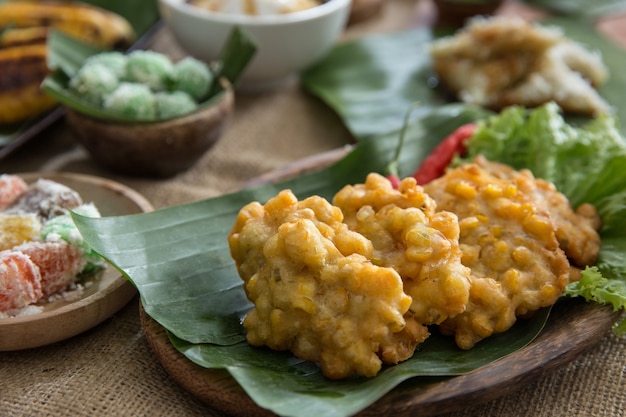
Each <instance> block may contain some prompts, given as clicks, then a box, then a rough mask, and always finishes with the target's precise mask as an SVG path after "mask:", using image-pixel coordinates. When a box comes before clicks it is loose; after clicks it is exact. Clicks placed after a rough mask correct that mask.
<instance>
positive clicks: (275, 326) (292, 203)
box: [229, 190, 429, 379]
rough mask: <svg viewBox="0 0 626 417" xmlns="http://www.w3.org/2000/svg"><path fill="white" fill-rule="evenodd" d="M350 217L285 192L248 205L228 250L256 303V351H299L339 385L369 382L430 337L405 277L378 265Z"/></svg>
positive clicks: (252, 336) (250, 331) (251, 324)
mask: <svg viewBox="0 0 626 417" xmlns="http://www.w3.org/2000/svg"><path fill="white" fill-rule="evenodd" d="M342 220H343V215H342V213H341V211H340V210H339V208H337V207H333V206H332V205H331V204H330V203H329V202H328V201H326V200H324V199H323V198H321V197H318V196H315V197H310V198H308V199H305V200H303V201H298V200H297V199H296V197H295V196H294V195H293V193H291V192H290V191H288V190H285V191H282V192H280V193H279V194H278V195H277V196H276V197H274V198H272V199H270V200H269V201H268V202H267V203H266V204H265V205H264V206H262V205H261V204H259V203H250V204H249V205H247V206H246V207H244V208H243V209H242V210H241V211H240V213H239V215H238V217H237V220H236V222H235V225H234V227H233V229H232V231H231V234H230V235H229V246H230V250H231V255H232V257H233V259H234V260H235V262H236V264H237V268H238V270H239V273H240V276H241V277H242V279H243V280H244V282H245V285H244V288H245V291H246V294H247V296H248V298H249V299H250V300H251V301H252V302H253V303H254V305H255V306H254V308H253V309H252V310H251V311H250V312H249V313H248V314H247V316H246V318H245V320H244V326H245V328H246V330H247V340H248V342H249V343H250V344H251V345H254V346H262V345H267V346H269V347H270V348H272V349H275V350H287V349H288V350H291V351H292V352H293V353H294V355H296V356H297V357H300V358H302V359H306V360H310V361H314V362H318V363H319V364H320V366H321V369H322V372H323V373H324V375H326V376H327V377H328V378H331V379H340V378H345V377H348V376H351V375H354V374H359V375H364V376H367V377H370V376H374V375H376V373H378V371H379V370H380V369H381V366H382V364H383V363H386V364H395V363H398V362H400V361H402V360H405V359H407V358H409V357H411V356H412V355H413V351H414V349H415V347H416V345H417V344H418V343H421V342H422V341H423V340H425V339H426V338H427V337H428V335H429V334H428V330H427V328H426V327H425V326H422V325H420V324H419V323H417V321H415V319H414V318H413V317H412V315H411V314H410V313H409V307H410V306H411V297H409V296H408V295H406V294H405V293H404V291H403V285H402V280H401V278H400V276H399V275H398V273H397V272H396V271H395V270H393V268H386V267H380V266H376V265H373V264H372V263H371V262H370V261H369V260H368V257H369V256H371V254H372V250H373V249H372V245H371V243H370V242H369V241H368V240H367V239H365V238H364V237H363V236H361V235H359V234H358V233H355V232H352V231H350V230H349V229H348V227H347V226H346V225H345V224H344V223H343V222H342Z"/></svg>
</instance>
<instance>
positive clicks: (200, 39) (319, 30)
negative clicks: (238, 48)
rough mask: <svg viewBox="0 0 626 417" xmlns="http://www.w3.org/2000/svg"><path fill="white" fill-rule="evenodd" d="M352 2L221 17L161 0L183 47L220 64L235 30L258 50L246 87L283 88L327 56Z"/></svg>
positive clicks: (182, 0) (169, 24) (340, 0)
mask: <svg viewBox="0 0 626 417" xmlns="http://www.w3.org/2000/svg"><path fill="white" fill-rule="evenodd" d="M350 6H351V0H328V1H327V2H326V3H323V4H321V5H319V6H316V7H313V8H310V9H307V10H302V11H298V12H293V13H286V14H281V15H258V16H250V15H243V14H241V15H239V14H228V13H216V12H211V11H208V10H204V9H202V8H199V7H196V6H192V5H190V4H188V3H186V2H185V0H159V7H160V11H161V16H162V18H163V21H164V22H165V24H166V25H167V27H168V28H169V29H170V30H171V31H172V33H173V35H174V37H175V39H176V41H177V42H178V43H179V45H180V46H181V47H182V48H183V49H184V50H185V51H186V52H187V53H189V54H190V55H193V56H194V57H196V58H198V59H201V60H203V61H206V62H211V61H213V60H215V59H216V58H217V57H218V56H219V54H220V52H221V50H222V47H223V46H224V44H225V42H226V40H227V38H228V35H229V34H230V32H231V30H232V29H233V28H234V27H236V26H237V27H239V28H240V29H241V30H242V31H243V32H244V33H245V34H246V35H247V36H248V37H250V39H251V40H252V42H254V44H255V45H256V47H257V51H256V54H255V56H254V57H253V58H252V61H251V62H250V63H249V64H248V66H247V67H246V69H245V70H244V72H243V73H242V75H241V78H240V83H239V86H240V87H241V88H244V89H246V88H247V89H268V88H272V87H274V86H276V85H280V84H281V83H283V82H284V81H286V80H288V79H290V78H292V77H293V76H295V75H297V74H298V73H299V72H300V71H302V70H304V69H305V68H307V67H308V66H310V65H312V64H313V63H315V62H316V61H317V60H318V59H320V58H321V57H323V56H324V55H325V54H326V53H327V52H328V51H329V50H330V49H331V48H332V47H333V46H334V45H335V42H336V41H337V40H338V38H339V37H340V36H341V33H342V32H343V30H344V28H345V26H346V23H347V20H348V16H349V14H350Z"/></svg>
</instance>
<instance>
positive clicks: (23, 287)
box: [0, 250, 43, 312]
mask: <svg viewBox="0 0 626 417" xmlns="http://www.w3.org/2000/svg"><path fill="white" fill-rule="evenodd" d="M42 296H43V291H42V288H41V273H40V271H39V268H38V267H37V265H35V263H34V262H33V261H32V260H31V259H30V257H28V256H27V255H25V254H24V253H22V252H17V251H10V250H5V251H1V252H0V312H10V311H11V310H19V309H22V308H24V307H27V306H28V305H30V304H32V303H35V302H37V301H38V300H39V299H40V298H41V297H42Z"/></svg>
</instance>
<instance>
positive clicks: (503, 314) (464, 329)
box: [424, 163, 569, 349]
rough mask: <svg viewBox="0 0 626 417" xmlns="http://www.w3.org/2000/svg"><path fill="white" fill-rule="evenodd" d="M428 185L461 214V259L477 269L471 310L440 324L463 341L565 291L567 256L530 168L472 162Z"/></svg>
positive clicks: (466, 345) (465, 345) (502, 326)
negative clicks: (499, 170)
mask: <svg viewBox="0 0 626 417" xmlns="http://www.w3.org/2000/svg"><path fill="white" fill-rule="evenodd" d="M424 189H425V190H426V192H427V193H428V194H429V195H430V196H431V197H433V199H434V200H435V201H436V202H437V206H438V208H439V209H441V210H449V211H452V212H454V213H456V214H457V215H458V217H459V224H460V229H461V232H460V238H459V243H460V247H461V251H462V252H463V258H462V259H463V264H464V265H466V266H468V267H469V268H470V269H471V288H470V297H469V304H468V307H467V310H466V311H465V312H464V313H461V314H459V315H458V316H456V317H453V318H451V319H448V320H446V321H445V322H444V323H442V325H441V326H440V329H441V331H442V332H443V333H445V334H453V335H454V337H455V340H456V343H457V345H458V346H459V347H460V348H462V349H470V348H472V347H473V346H474V345H475V344H476V343H477V342H478V341H480V340H482V339H484V338H486V337H488V336H490V335H492V334H493V333H500V332H503V331H505V330H508V329H509V328H510V327H511V326H512V325H513V324H514V323H515V321H516V318H517V316H522V315H527V314H529V313H531V312H533V311H536V310H538V309H539V308H541V307H545V306H549V305H552V304H553V303H554V302H555V301H556V300H557V299H558V298H559V297H560V296H561V294H562V292H563V289H564V288H565V286H566V285H567V283H568V276H569V262H568V260H567V257H566V255H565V253H564V252H563V250H562V249H561V248H560V246H559V242H558V240H557V235H556V226H555V225H554V222H553V221H552V218H551V216H550V214H549V212H548V211H547V210H545V209H544V208H543V207H541V206H539V207H538V206H537V205H536V204H535V201H534V199H533V198H532V197H531V196H529V195H528V194H529V192H530V193H534V192H537V193H538V192H539V191H536V189H537V187H536V185H535V181H534V178H533V177H532V175H530V174H529V173H525V174H522V175H516V176H514V178H512V179H507V178H501V177H498V176H496V175H493V174H492V173H490V172H489V170H488V169H485V168H483V167H481V166H480V165H479V164H476V163H474V164H467V165H463V166H461V167H458V168H456V169H452V170H449V171H448V172H447V173H446V174H445V175H444V176H443V177H441V178H439V179H436V180H434V181H432V182H430V183H429V184H427V185H426V186H425V187H424ZM533 190H534V191H533Z"/></svg>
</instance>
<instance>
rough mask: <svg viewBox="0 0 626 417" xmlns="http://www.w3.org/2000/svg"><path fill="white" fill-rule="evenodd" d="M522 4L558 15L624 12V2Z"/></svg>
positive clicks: (553, 0)
mask: <svg viewBox="0 0 626 417" xmlns="http://www.w3.org/2000/svg"><path fill="white" fill-rule="evenodd" d="M524 3H528V4H530V5H533V6H536V7H539V8H542V9H545V10H549V11H551V12H553V13H557V14H560V15H578V16H588V17H601V16H607V15H609V14H617V13H619V12H623V11H625V10H626V1H624V0H596V1H593V2H590V1H587V0H525V1H524Z"/></svg>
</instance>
